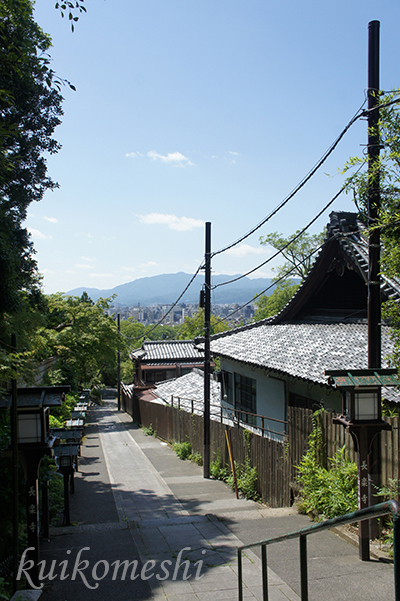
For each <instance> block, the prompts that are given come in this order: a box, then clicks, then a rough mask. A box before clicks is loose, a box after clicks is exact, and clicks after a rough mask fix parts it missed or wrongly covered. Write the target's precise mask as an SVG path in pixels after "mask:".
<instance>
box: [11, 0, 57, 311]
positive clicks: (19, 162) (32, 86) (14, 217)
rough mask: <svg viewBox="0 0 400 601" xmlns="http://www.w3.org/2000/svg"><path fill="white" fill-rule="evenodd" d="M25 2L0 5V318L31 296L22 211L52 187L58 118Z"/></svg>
mask: <svg viewBox="0 0 400 601" xmlns="http://www.w3.org/2000/svg"><path fill="white" fill-rule="evenodd" d="M32 14H33V2H31V1H30V0H0V51H1V61H0V82H1V84H0V281H1V282H2V285H1V287H0V315H1V314H2V313H3V312H4V311H6V310H14V309H15V308H16V307H17V306H18V301H19V292H20V291H21V290H37V289H38V288H39V281H38V279H37V265H36V262H35V260H34V258H33V254H34V249H33V245H32V242H31V240H30V238H29V234H28V232H27V230H26V229H25V228H24V227H23V221H24V219H25V218H26V214H27V208H28V206H29V204H30V203H31V202H33V201H39V200H41V199H42V197H43V194H44V192H45V191H46V190H51V189H54V188H55V187H56V186H57V184H56V183H55V182H53V181H52V180H51V178H49V177H48V175H47V167H46V159H45V155H46V154H53V153H55V152H57V151H58V149H59V144H58V143H57V142H56V141H55V140H54V139H53V138H52V134H53V132H54V129H55V128H56V126H57V125H58V124H59V123H60V116H61V115H62V110H61V102H62V97H61V95H60V93H59V87H60V80H57V78H56V76H55V74H54V72H53V71H52V70H51V69H50V66H49V57H48V54H47V52H48V50H49V48H50V46H51V40H50V37H49V36H48V35H46V34H45V33H43V31H42V30H41V29H40V27H39V26H38V24H37V23H36V22H35V21H34V19H33V16H32Z"/></svg>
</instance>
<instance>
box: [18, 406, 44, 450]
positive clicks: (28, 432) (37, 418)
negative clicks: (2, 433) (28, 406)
mask: <svg viewBox="0 0 400 601" xmlns="http://www.w3.org/2000/svg"><path fill="white" fill-rule="evenodd" d="M18 442H20V443H35V442H42V419H41V415H40V413H28V412H27V413H18Z"/></svg>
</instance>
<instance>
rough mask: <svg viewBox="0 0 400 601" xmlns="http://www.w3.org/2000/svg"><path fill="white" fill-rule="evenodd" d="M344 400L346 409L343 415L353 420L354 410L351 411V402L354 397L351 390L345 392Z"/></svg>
mask: <svg viewBox="0 0 400 601" xmlns="http://www.w3.org/2000/svg"><path fill="white" fill-rule="evenodd" d="M343 400H344V407H343V414H344V416H345V417H346V418H347V419H352V417H353V416H352V410H351V405H352V403H351V400H352V395H351V392H350V391H349V390H345V391H344V393H343Z"/></svg>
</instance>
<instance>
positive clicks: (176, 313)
mask: <svg viewBox="0 0 400 601" xmlns="http://www.w3.org/2000/svg"><path fill="white" fill-rule="evenodd" d="M198 308H199V307H198V305H188V304H186V303H180V304H179V305H177V306H176V307H174V309H173V310H172V311H171V312H170V313H169V314H168V315H167V316H166V317H165V315H166V314H167V313H168V311H169V310H170V309H171V305H150V306H148V307H142V306H141V305H140V304H138V305H137V306H134V307H121V306H114V305H112V306H111V307H110V311H111V312H112V313H115V312H118V313H119V314H120V315H121V319H128V318H129V317H132V318H133V319H135V320H136V321H138V322H140V323H142V324H143V325H146V326H147V325H151V324H155V323H158V322H159V321H160V320H161V319H162V318H163V317H165V320H164V321H163V323H164V324H165V325H180V324H182V323H183V322H184V321H185V318H186V317H193V316H194V315H195V314H196V313H197V311H198ZM233 312H235V313H234V314H233V315H232V317H230V318H229V325H230V326H231V327H234V326H235V325H238V324H241V325H245V324H247V323H250V322H251V321H253V317H254V304H253V303H251V304H249V305H246V306H245V307H243V308H240V305H239V304H236V303H235V304H226V305H213V306H212V314H213V315H215V316H216V317H218V318H220V319H226V318H227V317H228V316H229V315H230V314H231V313H233Z"/></svg>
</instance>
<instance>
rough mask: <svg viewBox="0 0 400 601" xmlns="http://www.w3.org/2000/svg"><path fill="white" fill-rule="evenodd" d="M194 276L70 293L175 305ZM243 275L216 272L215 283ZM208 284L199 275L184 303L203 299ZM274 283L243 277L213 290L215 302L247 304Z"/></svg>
mask: <svg viewBox="0 0 400 601" xmlns="http://www.w3.org/2000/svg"><path fill="white" fill-rule="evenodd" d="M191 277H192V276H191V275H190V274H188V273H183V272H179V273H168V274H163V275H155V276H152V277H147V278H139V279H137V280H134V281H133V282H128V283H127V284H121V285H119V286H115V288H110V289H108V290H99V289H98V288H75V289H74V290H70V291H69V292H68V294H70V295H72V296H81V294H82V293H83V292H87V294H88V295H89V296H90V298H91V299H92V300H94V301H97V300H98V299H99V298H100V297H103V298H107V297H109V296H111V295H113V294H116V295H117V296H116V298H115V301H114V303H115V305H119V306H127V307H133V306H135V305H138V304H139V303H140V304H141V305H142V306H146V305H155V304H156V305H162V304H171V303H174V302H175V301H176V299H177V298H178V297H179V296H180V295H181V294H182V292H183V290H184V289H185V288H186V286H187V285H188V283H189V282H190V279H191ZM237 277H239V274H238V275H215V276H213V278H212V284H213V285H217V284H220V283H222V282H227V281H230V280H233V279H235V278H237ZM203 284H204V275H203V274H200V275H197V276H196V278H195V280H194V281H193V283H192V284H191V285H190V287H189V288H188V290H187V291H186V292H185V294H184V295H183V297H182V298H181V300H180V302H181V303H189V304H192V303H197V302H198V300H199V294H200V290H201V288H202V286H203ZM270 285H271V280H270V279H269V278H257V279H254V280H251V279H250V278H247V277H245V278H242V279H240V280H238V281H237V282H233V283H232V284H227V285H225V286H221V287H220V288H217V289H216V290H213V291H212V302H213V304H221V305H222V304H233V303H239V304H242V303H245V302H247V301H249V300H251V299H252V298H253V296H254V295H255V294H259V293H260V292H262V291H263V290H265V289H266V288H268V286H270ZM273 289H274V287H273V288H271V289H270V290H269V291H268V294H271V292H273Z"/></svg>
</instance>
